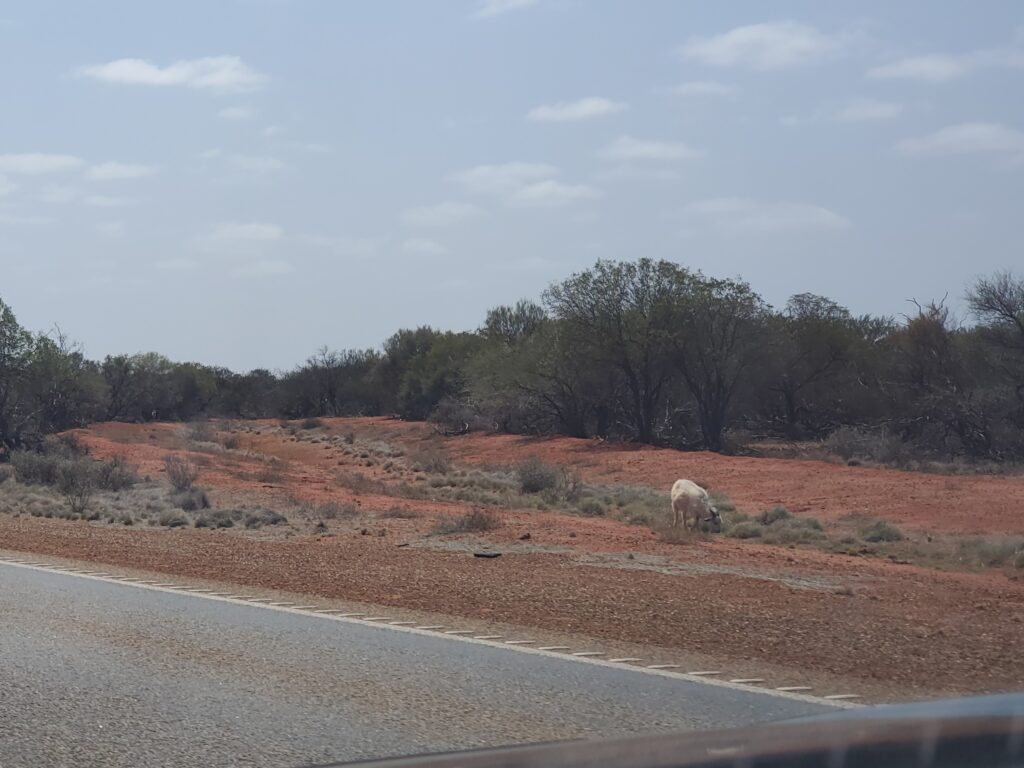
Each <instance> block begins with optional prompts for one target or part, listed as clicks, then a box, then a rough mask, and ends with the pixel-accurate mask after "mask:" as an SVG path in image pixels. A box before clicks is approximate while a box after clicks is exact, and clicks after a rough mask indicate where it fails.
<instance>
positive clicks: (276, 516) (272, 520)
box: [245, 508, 288, 529]
mask: <svg viewBox="0 0 1024 768" xmlns="http://www.w3.org/2000/svg"><path fill="white" fill-rule="evenodd" d="M287 522H288V518H287V517H285V516H284V515H282V514H281V513H279V512H275V511H274V510H272V509H262V508H261V509H254V510H252V511H249V512H246V513H245V527H246V528H249V529H257V528H262V527H263V526H265V525H284V524H285V523H287Z"/></svg>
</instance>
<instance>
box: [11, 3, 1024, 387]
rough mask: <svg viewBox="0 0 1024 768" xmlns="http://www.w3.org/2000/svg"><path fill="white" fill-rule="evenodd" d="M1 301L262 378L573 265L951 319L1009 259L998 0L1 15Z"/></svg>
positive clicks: (1017, 60)
mask: <svg viewBox="0 0 1024 768" xmlns="http://www.w3.org/2000/svg"><path fill="white" fill-rule="evenodd" d="M0 65H2V67H3V71H4V73H5V75H4V76H3V78H2V79H0V95H2V99H3V103H4V119H3V120H2V121H0V270H2V279H0V297H2V298H3V299H4V300H5V301H6V302H7V303H9V304H11V305H12V306H13V308H14V309H15V311H16V312H17V314H18V316H19V319H20V320H21V321H22V323H23V324H24V325H26V326H28V327H29V328H32V329H34V330H46V329H48V328H51V327H52V326H53V325H54V324H59V325H60V326H61V327H62V328H63V329H64V330H65V331H67V332H69V333H70V334H71V336H72V337H73V338H75V339H77V340H79V341H81V342H82V343H83V345H84V346H85V349H86V351H87V352H88V353H89V354H90V355H92V356H97V357H99V356H103V355H106V354H111V353H117V352H135V351H141V350H151V349H152V350H157V351H160V352H163V353H165V354H167V355H169V356H171V357H173V358H175V359H181V360H197V361H201V362H207V363H218V364H223V365H229V366H232V367H234V368H237V369H249V368H253V367H257V366H263V367H270V368H286V367H290V366H291V365H292V364H294V363H296V362H299V361H301V360H302V359H304V358H305V357H306V356H307V355H308V354H309V353H310V352H312V351H313V350H314V349H315V348H317V347H318V346H320V345H323V344H326V345H329V346H331V347H337V348H342V347H367V346H376V345H378V344H379V343H380V342H381V341H383V339H384V338H386V337H387V336H388V335H389V334H390V333H391V332H393V331H394V330H396V329H397V328H400V327H408V326H416V325H420V324H432V325H435V326H438V327H443V328H453V329H471V328H474V327H476V326H477V325H478V324H479V322H480V321H481V319H482V318H483V315H484V313H485V311H486V309H487V308H488V307H491V306H494V305H496V304H499V303H508V302H513V301H515V300H516V299H518V298H521V297H536V296H538V295H539V294H540V292H541V291H542V290H543V288H544V287H545V286H546V285H547V284H548V283H550V282H551V281H552V280H556V279H559V278H561V277H564V276H566V275H568V274H569V273H571V272H573V271H575V270H579V269H582V268H585V267H586V266H588V265H590V264H592V263H593V262H594V261H595V260H596V259H598V258H611V259H633V258H637V257H640V256H650V257H654V258H666V259H671V260H674V261H677V262H679V263H681V264H684V265H686V266H688V267H692V268H698V269H701V270H703V271H705V272H706V273H708V274H711V275H716V276H735V275H740V276H742V277H744V278H745V279H747V280H749V281H750V282H751V284H752V285H753V286H754V287H755V289H757V290H758V291H759V292H761V294H762V295H763V296H764V297H765V298H766V299H767V300H768V301H769V302H771V303H772V304H775V305H777V306H779V305H782V304H783V303H784V302H785V300H786V298H787V297H788V296H789V295H791V294H792V293H796V292H800V291H814V292H818V293H823V294H825V295H828V296H831V297H833V298H835V299H836V300H838V301H840V302H842V303H844V304H846V305H847V306H849V307H850V308H851V309H852V310H853V311H855V312H873V313H887V314H889V313H898V312H901V311H905V310H906V308H907V307H908V305H907V304H906V303H905V302H906V299H908V298H911V297H915V298H918V299H922V300H927V299H931V298H933V297H935V298H941V297H942V296H943V295H944V294H946V293H947V292H948V293H949V295H950V302H951V303H952V304H953V305H954V306H955V307H959V306H960V305H961V302H960V297H961V295H962V292H963V289H964V286H965V285H966V284H967V283H969V282H970V281H971V280H972V279H974V278H975V277H976V276H978V275H980V274H984V273H988V272H991V271H994V270H996V269H1004V268H1014V267H1015V266H1017V265H1018V264H1019V263H1020V262H1021V259H1022V254H1021V249H1020V243H1021V235H1022V231H1024V224H1022V217H1021V214H1020V212H1021V210H1022V209H1024V206H1022V203H1024V200H1022V194H1021V193H1022V180H1024V101H1022V99H1021V97H1020V96H1021V93H1024V89H1022V76H1024V8H1022V7H1021V6H1020V4H1019V3H1015V2H986V3H984V4H978V3H967V2H963V3H952V2H950V3H942V4H938V3H934V2H916V3H915V2H904V3H880V2H856V3H852V2H851V3H843V4H840V3H829V4H824V3H818V2H804V3H796V2H790V3H783V2H780V3H764V2H745V3H742V2H734V3H729V4H723V3H683V2H654V1H649V2H644V3H635V2H611V1H610V0H609V1H606V2H584V1H583V0H533V1H532V2H531V0H451V1H450V2H429V3H428V2H419V1H417V2H413V1H412V0H409V1H407V2H383V1H381V2H372V3H371V2H364V3H355V2H347V3H342V2H301V1H300V0H290V1H289V0H233V1H230V0H225V1H223V2H218V3H210V2H176V3H173V4H171V3H161V4H157V3H139V2H101V1H96V2H90V3H71V2H64V3H57V2H46V1H45V0H37V1H36V2H33V3H31V4H27V3H21V4H15V3H0Z"/></svg>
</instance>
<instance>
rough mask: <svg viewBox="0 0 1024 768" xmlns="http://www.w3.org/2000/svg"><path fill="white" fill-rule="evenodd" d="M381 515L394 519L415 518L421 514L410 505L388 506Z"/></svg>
mask: <svg viewBox="0 0 1024 768" xmlns="http://www.w3.org/2000/svg"><path fill="white" fill-rule="evenodd" d="M380 516H381V517H387V518H392V519H394V520H415V519H416V518H417V517H419V515H417V514H416V513H415V512H414V511H413V510H411V509H409V508H408V507H399V506H394V507H388V508H387V509H386V510H384V511H383V512H381V514H380Z"/></svg>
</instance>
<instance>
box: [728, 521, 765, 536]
mask: <svg viewBox="0 0 1024 768" xmlns="http://www.w3.org/2000/svg"><path fill="white" fill-rule="evenodd" d="M763 534H764V526H762V525H761V524H760V523H755V522H753V521H752V520H748V521H744V522H742V523H736V525H734V526H732V527H731V528H730V529H729V530H728V532H727V533H726V534H725V535H726V536H728V537H730V538H733V539H759V538H761V536H762V535H763Z"/></svg>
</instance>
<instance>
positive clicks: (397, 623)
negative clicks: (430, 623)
mask: <svg viewBox="0 0 1024 768" xmlns="http://www.w3.org/2000/svg"><path fill="white" fill-rule="evenodd" d="M415 623H416V622H415V621H389V622H388V624H390V625H391V626H392V627H411V626H412V625H413V624H415Z"/></svg>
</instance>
